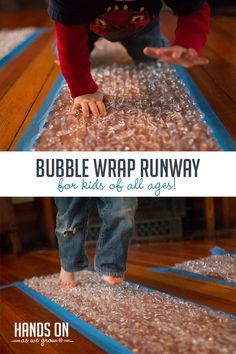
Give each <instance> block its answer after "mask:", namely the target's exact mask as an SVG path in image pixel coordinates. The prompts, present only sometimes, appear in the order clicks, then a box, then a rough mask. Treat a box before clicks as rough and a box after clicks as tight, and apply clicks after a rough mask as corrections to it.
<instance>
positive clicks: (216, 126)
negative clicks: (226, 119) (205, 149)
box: [174, 65, 236, 151]
mask: <svg viewBox="0 0 236 354" xmlns="http://www.w3.org/2000/svg"><path fill="white" fill-rule="evenodd" d="M174 67H175V69H176V72H177V74H178V75H179V77H180V78H181V79H182V81H183V82H184V84H185V85H186V87H187V88H188V90H189V92H190V95H191V97H192V98H193V99H194V100H195V104H196V107H197V108H198V109H200V111H201V112H202V113H203V115H204V120H205V122H206V124H207V125H208V126H209V127H210V128H211V130H212V132H213V136H214V137H215V139H216V141H217V142H218V144H219V145H220V146H221V148H222V149H223V150H226V151H236V142H235V141H234V140H233V139H232V137H231V136H230V134H229V132H228V131H227V130H226V128H225V127H224V125H223V123H222V122H221V120H220V119H219V118H218V117H217V115H216V114H215V112H214V111H213V110H212V108H211V106H210V105H209V103H208V102H207V100H206V99H205V97H204V96H203V95H202V93H201V91H200V90H199V88H198V87H197V85H196V84H195V82H194V81H193V79H192V78H191V76H190V75H189V74H188V72H187V70H185V69H184V68H182V67H180V66H179V65H174Z"/></svg>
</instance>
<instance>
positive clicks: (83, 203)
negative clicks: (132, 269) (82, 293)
mask: <svg viewBox="0 0 236 354" xmlns="http://www.w3.org/2000/svg"><path fill="white" fill-rule="evenodd" d="M91 202H92V198H80V197H78V198H77V197H76V198H75V197H74V198H67V197H62V198H61V197H59V198H55V203H56V205H57V208H58V213H57V223H56V236H57V239H58V245H59V254H60V261H61V272H60V278H59V284H60V285H61V286H65V287H74V286H76V285H77V284H76V280H75V272H78V271H80V270H82V269H84V268H87V267H88V266H89V260H88V256H87V254H86V251H85V247H84V242H85V239H86V234H87V222H88V216H89V212H90V209H91ZM97 207H98V212H99V215H100V217H101V219H102V226H101V229H100V235H99V239H98V242H97V247H96V255H95V270H96V271H97V272H99V273H100V274H102V275H103V279H104V280H105V281H106V282H107V283H109V284H112V285H119V284H121V283H122V281H123V278H124V273H125V270H126V262H127V257H128V247H129V243H130V239H131V237H132V235H133V228H134V215H135V211H136V208H137V199H136V198H118V197H115V198H97Z"/></svg>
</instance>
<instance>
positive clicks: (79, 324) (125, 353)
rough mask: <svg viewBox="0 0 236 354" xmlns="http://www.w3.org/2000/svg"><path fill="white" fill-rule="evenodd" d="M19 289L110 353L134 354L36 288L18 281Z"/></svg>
mask: <svg viewBox="0 0 236 354" xmlns="http://www.w3.org/2000/svg"><path fill="white" fill-rule="evenodd" d="M15 286H16V287H17V288H18V289H20V290H21V291H23V292H24V293H25V294H27V295H28V296H29V297H31V298H32V299H33V300H34V301H36V302H38V303H39V304H40V305H42V306H43V307H45V308H46V309H47V310H49V311H50V312H51V313H53V314H54V315H56V316H57V317H59V318H60V319H62V320H63V321H65V322H68V323H69V325H70V326H71V327H72V328H74V329H75V330H76V331H78V332H79V333H80V334H82V335H83V336H84V337H86V338H88V339H89V340H90V341H91V342H93V343H95V344H96V345H97V346H99V347H100V348H102V349H103V350H105V351H106V352H107V353H109V354H132V353H133V352H132V351H130V350H129V349H127V348H125V347H124V346H123V345H122V344H120V343H118V342H116V341H115V340H114V339H112V338H110V337H109V336H107V335H106V334H104V333H102V332H101V331H99V330H98V329H96V328H95V327H93V326H91V325H90V324H88V323H87V322H85V321H83V320H81V319H80V318H78V317H77V316H75V315H74V314H72V313H70V312H69V311H67V310H65V309H64V308H62V307H61V306H59V305H57V304H56V303H55V302H53V301H51V300H49V299H48V298H46V297H45V296H43V295H41V294H39V293H37V292H36V291H35V290H33V289H31V288H29V287H28V286H27V285H25V284H24V283H22V282H17V283H16V285H15Z"/></svg>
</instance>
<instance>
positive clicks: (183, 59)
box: [144, 45, 209, 68]
mask: <svg viewBox="0 0 236 354" xmlns="http://www.w3.org/2000/svg"><path fill="white" fill-rule="evenodd" d="M144 54H146V55H148V56H150V57H152V58H157V59H160V60H162V61H165V62H166V63H169V64H179V65H182V66H183V67H185V68H190V67H191V66H194V65H206V64H208V62H209V60H208V59H206V58H203V57H201V56H200V55H198V53H197V52H196V50H195V49H193V48H189V49H186V48H184V47H181V46H178V45H175V46H172V47H169V48H150V47H147V48H145V49H144Z"/></svg>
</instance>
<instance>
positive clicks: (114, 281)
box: [102, 275, 124, 285]
mask: <svg viewBox="0 0 236 354" xmlns="http://www.w3.org/2000/svg"><path fill="white" fill-rule="evenodd" d="M102 279H103V280H104V281H105V282H106V283H108V284H111V285H120V284H121V283H122V282H123V280H124V278H123V277H112V276H110V275H103V276H102Z"/></svg>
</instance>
